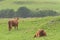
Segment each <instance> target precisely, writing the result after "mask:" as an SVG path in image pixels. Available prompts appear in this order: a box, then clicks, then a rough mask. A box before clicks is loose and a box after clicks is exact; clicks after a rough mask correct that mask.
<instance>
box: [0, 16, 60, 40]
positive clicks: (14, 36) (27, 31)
mask: <svg viewBox="0 0 60 40" xmlns="http://www.w3.org/2000/svg"><path fill="white" fill-rule="evenodd" d="M7 21H8V19H6V18H4V19H2V18H1V19H0V40H60V16H56V17H43V18H20V20H19V30H14V28H13V29H12V31H10V32H9V31H8V25H7ZM38 29H44V30H45V31H46V32H47V36H46V37H39V38H33V36H34V34H35V32H36V31H37V30H38Z"/></svg>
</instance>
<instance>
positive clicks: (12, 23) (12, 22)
mask: <svg viewBox="0 0 60 40" xmlns="http://www.w3.org/2000/svg"><path fill="white" fill-rule="evenodd" d="M18 20H19V18H14V19H10V20H9V21H8V26H9V31H10V30H11V29H12V27H14V28H15V29H16V28H17V29H18Z"/></svg>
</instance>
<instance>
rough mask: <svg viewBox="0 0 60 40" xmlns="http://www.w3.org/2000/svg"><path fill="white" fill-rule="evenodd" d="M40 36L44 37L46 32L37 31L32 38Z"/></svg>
mask: <svg viewBox="0 0 60 40" xmlns="http://www.w3.org/2000/svg"><path fill="white" fill-rule="evenodd" d="M41 36H46V32H45V31H44V30H43V29H41V30H38V31H37V32H36V34H35V35H34V37H41Z"/></svg>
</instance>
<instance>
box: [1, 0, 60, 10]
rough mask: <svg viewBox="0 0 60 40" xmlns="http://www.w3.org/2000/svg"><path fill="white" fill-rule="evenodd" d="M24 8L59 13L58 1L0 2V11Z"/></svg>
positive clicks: (13, 0)
mask: <svg viewBox="0 0 60 40" xmlns="http://www.w3.org/2000/svg"><path fill="white" fill-rule="evenodd" d="M22 6H26V7H28V8H29V9H31V10H35V9H37V8H39V9H52V10H56V11H60V0H3V1H0V10H3V9H7V8H8V9H14V10H17V9H18V8H19V7H22Z"/></svg>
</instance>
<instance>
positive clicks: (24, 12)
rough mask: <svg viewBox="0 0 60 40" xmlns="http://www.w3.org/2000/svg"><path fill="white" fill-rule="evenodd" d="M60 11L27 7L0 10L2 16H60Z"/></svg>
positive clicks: (0, 16)
mask: <svg viewBox="0 0 60 40" xmlns="http://www.w3.org/2000/svg"><path fill="white" fill-rule="evenodd" d="M58 15H59V13H58V12H56V11H53V10H39V9H36V10H35V11H33V10H30V9H29V8H27V7H20V8H19V9H18V10H17V11H14V10H13V9H5V10H0V18H12V17H22V18H26V17H46V16H58Z"/></svg>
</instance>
